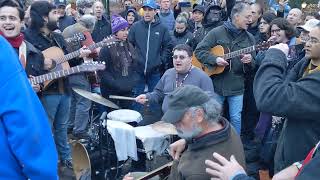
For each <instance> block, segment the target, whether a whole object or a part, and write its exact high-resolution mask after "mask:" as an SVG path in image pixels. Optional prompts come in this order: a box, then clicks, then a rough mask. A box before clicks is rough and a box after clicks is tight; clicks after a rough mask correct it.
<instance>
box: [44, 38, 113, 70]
mask: <svg viewBox="0 0 320 180" xmlns="http://www.w3.org/2000/svg"><path fill="white" fill-rule="evenodd" d="M117 41H118V40H116V39H115V38H114V37H112V36H110V37H107V38H105V39H104V40H102V41H100V42H98V43H95V44H92V45H90V46H88V47H87V48H88V49H89V50H91V51H92V50H95V49H96V48H98V47H103V46H110V45H113V44H115V43H117ZM42 54H43V56H44V57H45V64H46V61H49V60H50V61H52V63H53V66H52V68H51V69H50V71H53V70H62V69H68V68H70V66H69V63H67V61H69V60H71V59H73V58H76V57H78V56H80V49H79V50H77V51H73V52H71V53H69V54H66V55H64V53H63V51H62V50H61V49H60V48H58V47H56V46H53V47H50V48H48V49H46V50H44V51H42ZM49 63H51V62H49Z"/></svg>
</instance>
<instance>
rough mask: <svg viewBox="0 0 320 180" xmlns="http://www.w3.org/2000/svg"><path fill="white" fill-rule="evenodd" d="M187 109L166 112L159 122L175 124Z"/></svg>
mask: <svg viewBox="0 0 320 180" xmlns="http://www.w3.org/2000/svg"><path fill="white" fill-rule="evenodd" d="M186 111H187V109H182V110H170V109H169V110H167V111H166V113H164V115H163V116H162V118H161V120H162V121H164V122H167V123H171V124H173V123H176V122H178V121H180V120H181V119H182V117H183V115H184V113H185V112H186Z"/></svg>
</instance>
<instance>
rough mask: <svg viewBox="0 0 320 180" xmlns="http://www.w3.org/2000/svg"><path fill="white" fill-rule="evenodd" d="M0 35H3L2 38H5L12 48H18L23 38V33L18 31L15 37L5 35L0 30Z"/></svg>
mask: <svg viewBox="0 0 320 180" xmlns="http://www.w3.org/2000/svg"><path fill="white" fill-rule="evenodd" d="M0 35H1V36H3V37H4V38H6V40H7V41H8V42H9V43H10V44H11V46H12V47H14V48H19V47H20V45H21V44H22V42H23V40H24V35H23V34H22V33H20V34H19V35H18V36H17V37H14V38H8V37H5V36H4V34H3V32H1V31H0Z"/></svg>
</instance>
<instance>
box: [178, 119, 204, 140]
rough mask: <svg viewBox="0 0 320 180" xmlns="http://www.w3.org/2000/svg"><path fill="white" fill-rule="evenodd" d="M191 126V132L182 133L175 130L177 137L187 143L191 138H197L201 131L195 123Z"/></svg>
mask: <svg viewBox="0 0 320 180" xmlns="http://www.w3.org/2000/svg"><path fill="white" fill-rule="evenodd" d="M192 126H193V127H192V130H191V131H182V130H180V129H177V132H178V136H179V137H180V138H182V139H185V140H187V141H191V140H192V139H193V138H195V137H197V136H198V135H199V134H200V133H201V132H202V130H203V129H202V128H201V127H199V126H198V125H197V124H195V123H194V124H193V125H192Z"/></svg>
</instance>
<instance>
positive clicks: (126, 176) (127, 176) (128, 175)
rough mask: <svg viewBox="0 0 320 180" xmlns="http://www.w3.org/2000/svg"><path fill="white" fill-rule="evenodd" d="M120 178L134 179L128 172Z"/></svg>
mask: <svg viewBox="0 0 320 180" xmlns="http://www.w3.org/2000/svg"><path fill="white" fill-rule="evenodd" d="M122 180H134V178H133V177H132V176H131V174H130V173H128V174H127V175H125V176H124V177H123V179H122Z"/></svg>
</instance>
